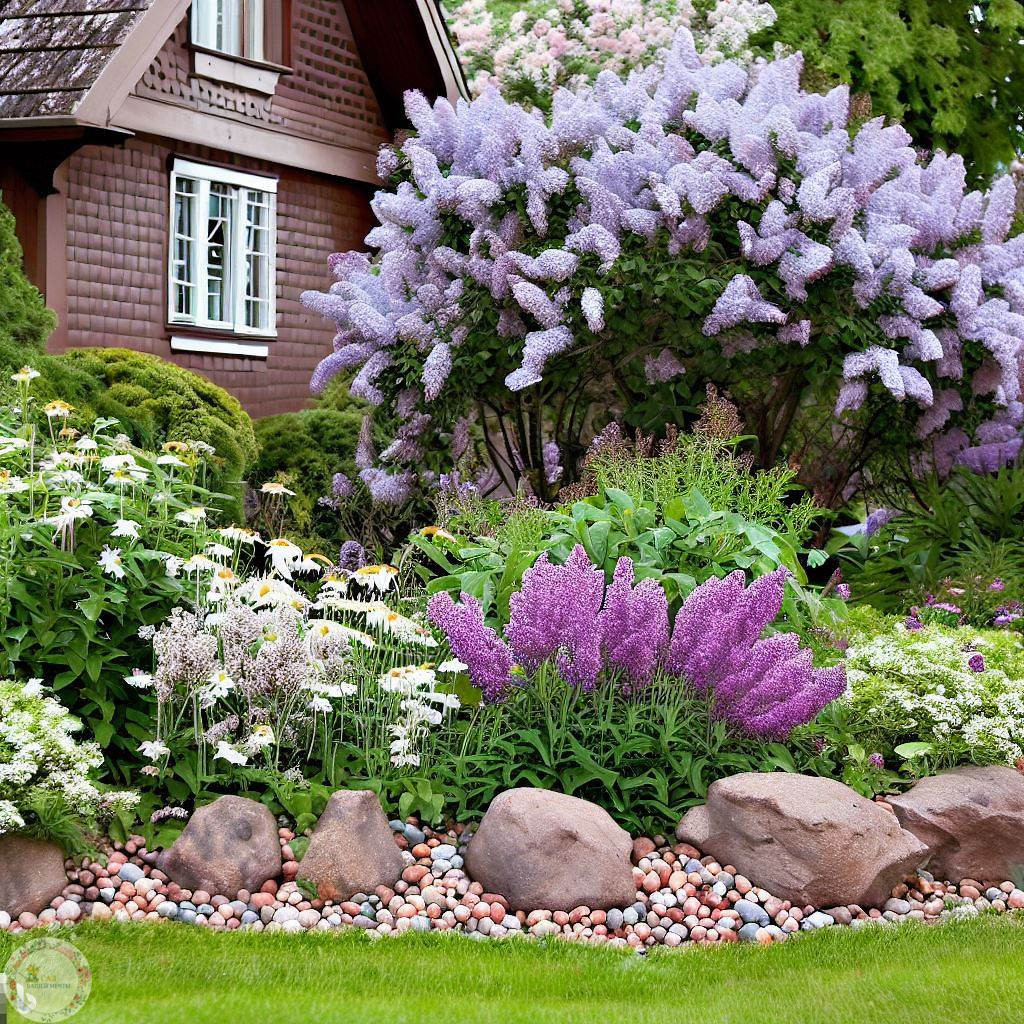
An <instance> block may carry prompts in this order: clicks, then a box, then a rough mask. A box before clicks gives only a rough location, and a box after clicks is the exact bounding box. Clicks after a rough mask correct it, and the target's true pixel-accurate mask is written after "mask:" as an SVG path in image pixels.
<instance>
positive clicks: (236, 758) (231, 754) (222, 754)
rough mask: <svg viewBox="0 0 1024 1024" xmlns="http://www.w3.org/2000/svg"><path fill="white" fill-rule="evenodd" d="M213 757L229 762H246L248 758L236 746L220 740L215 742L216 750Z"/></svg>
mask: <svg viewBox="0 0 1024 1024" xmlns="http://www.w3.org/2000/svg"><path fill="white" fill-rule="evenodd" d="M213 759H214V760H215V761H216V760H222V761H227V762H228V763H229V764H248V763H249V758H248V757H247V756H246V755H245V754H243V753H242V751H240V750H239V749H238V748H237V747H233V746H232V745H231V744H230V743H227V742H225V741H224V740H221V741H220V742H219V743H218V744H217V752H216V753H215V754H214V755H213Z"/></svg>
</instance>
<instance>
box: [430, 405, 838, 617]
mask: <svg viewBox="0 0 1024 1024" xmlns="http://www.w3.org/2000/svg"><path fill="white" fill-rule="evenodd" d="M710 398H711V400H710V401H709V404H708V407H707V408H706V410H705V417H704V418H703V419H702V420H701V421H699V423H698V429H697V430H695V431H694V432H693V433H692V434H686V435H677V434H675V433H674V432H672V431H670V432H669V435H668V437H667V438H666V439H665V440H664V441H662V442H660V443H657V444H656V443H655V442H654V441H653V440H652V439H649V438H644V437H643V436H642V435H638V438H637V441H636V442H635V443H633V442H626V441H625V440H624V439H623V438H622V435H621V433H619V432H617V431H612V433H611V434H610V435H609V432H608V431H606V432H605V434H604V435H602V443H601V444H600V445H599V446H596V447H595V449H594V451H593V452H592V453H591V454H590V455H589V456H588V458H587V460H586V462H585V474H584V477H583V479H582V481H581V482H580V483H578V484H576V485H574V486H573V487H572V488H570V489H569V490H568V492H567V495H568V497H570V498H571V497H572V496H573V495H588V496H586V497H578V499H577V500H574V501H570V502H569V503H567V504H565V505H561V506H558V507H556V508H552V509H544V508H540V507H538V506H536V505H530V504H528V503H524V502H522V501H515V502H512V503H509V504H504V505H503V504H502V503H500V502H489V503H488V502H485V501H481V500H480V499H478V498H475V497H473V496H472V495H471V496H469V497H468V498H467V499H466V500H465V501H464V502H463V504H462V505H461V506H460V507H459V510H458V512H457V514H454V515H449V516H448V517H447V518H446V520H445V522H444V524H443V525H444V526H445V528H446V531H447V533H448V534H450V536H449V538H448V539H444V538H442V537H439V535H438V534H437V533H436V532H432V531H429V530H427V531H421V532H420V533H419V534H418V535H415V536H414V537H413V544H414V545H415V547H416V548H417V549H418V550H419V551H420V552H422V553H423V554H424V555H425V556H426V562H427V565H421V566H420V569H421V576H422V578H423V579H424V580H425V581H426V585H427V590H428V592H430V593H436V592H437V591H439V590H449V591H452V592H453V593H457V592H462V591H464V592H466V593H468V594H471V595H472V596H473V597H475V598H477V599H478V600H479V601H480V602H481V603H482V604H483V606H484V609H485V614H487V615H490V616H492V617H493V618H495V619H496V620H498V621H504V620H505V619H506V618H507V615H508V602H509V598H510V597H511V595H512V593H514V592H515V591H516V590H517V589H518V587H519V584H520V581H521V580H522V575H523V573H524V572H525V571H526V569H528V568H529V567H530V566H531V565H533V563H534V562H535V561H536V560H537V558H538V556H539V555H540V554H541V552H543V551H546V552H548V554H549V556H550V557H551V558H552V560H554V561H555V562H562V561H564V560H565V559H566V558H567V557H568V555H569V552H570V551H571V550H572V548H573V546H574V545H576V544H582V545H583V547H584V549H585V550H586V552H587V555H588V556H589V558H590V560H591V561H592V562H593V563H594V564H595V565H598V566H601V567H602V568H603V569H604V570H605V573H606V576H607V577H608V578H609V579H610V578H611V574H612V572H613V570H614V567H615V563H616V562H617V561H618V559H619V558H620V557H622V556H624V555H625V556H628V557H630V558H631V559H632V560H633V562H634V565H635V567H636V573H637V577H638V578H640V579H644V578H649V579H656V580H658V581H659V582H660V583H661V585H662V586H663V587H664V588H665V592H666V595H667V596H668V598H669V601H670V602H671V603H673V604H677V603H678V602H679V601H681V600H682V598H684V597H685V596H686V595H687V594H689V593H690V592H691V591H692V590H693V589H694V588H695V587H696V586H697V585H698V584H700V583H702V582H703V581H704V580H706V579H708V578H709V577H710V576H724V575H726V574H727V573H729V572H731V571H733V570H735V569H743V570H745V571H747V572H748V573H751V574H753V575H755V576H758V575H763V574H765V573H768V572H772V571H773V570H775V569H777V568H779V567H780V566H785V568H787V569H788V570H789V571H790V573H791V574H792V576H793V580H794V583H795V584H797V586H796V587H795V588H794V589H793V590H792V591H791V593H790V606H791V607H790V611H791V612H796V611H797V609H796V604H798V603H801V602H802V601H803V600H804V599H806V600H807V601H808V602H809V601H812V600H815V599H814V598H813V597H812V595H811V591H810V590H809V588H807V587H806V584H807V573H806V569H805V565H804V563H805V561H807V559H808V557H809V559H810V561H811V563H812V564H815V565H817V564H819V563H820V561H821V559H819V558H818V555H817V553H811V554H810V555H808V553H806V551H805V545H806V544H807V542H808V541H809V539H810V533H811V526H812V524H813V523H814V521H815V519H816V518H817V517H818V516H820V515H822V513H821V511H820V510H819V509H817V508H816V507H815V505H814V503H813V502H812V501H811V500H810V498H809V497H807V496H806V495H800V494H799V488H797V487H796V486H795V485H794V483H793V478H794V475H795V474H794V473H793V471H792V470H791V469H789V468H787V467H775V468H773V469H769V470H764V471H755V470H754V469H753V467H752V464H751V460H750V458H749V456H748V455H744V454H743V453H741V452H740V451H739V450H738V445H739V440H740V439H738V438H734V437H732V436H728V435H729V432H730V431H731V429H732V428H734V427H738V425H739V424H738V418H737V419H729V418H727V420H726V427H727V428H728V429H726V430H725V431H724V433H723V430H722V428H721V423H720V422H719V429H718V430H717V432H716V431H715V430H712V429H710V426H709V424H711V423H713V422H714V417H719V418H720V417H721V416H722V414H723V412H727V411H728V409H731V408H732V407H731V406H729V405H728V403H725V402H723V401H722V400H721V399H718V397H717V395H714V393H712V395H711V396H710ZM732 413H733V415H734V414H735V410H734V409H732ZM449 511H450V507H449ZM464 524H465V525H470V526H476V527H477V528H478V529H479V528H480V527H483V528H484V529H485V530H486V531H487V532H486V533H478V534H477V535H476V536H471V537H470V538H469V539H467V540H463V539H460V538H459V537H458V536H457V535H456V534H454V533H452V532H451V531H452V530H457V529H458V528H459V527H460V526H462V525H464ZM427 566H429V568H427ZM435 574H436V575H435ZM840 608H841V602H840V601H838V600H835V599H832V600H831V601H827V602H825V603H822V602H821V601H820V600H819V601H818V604H817V608H816V610H815V611H813V612H812V611H811V610H810V609H809V608H808V610H807V612H806V614H805V615H804V616H803V618H804V619H806V620H807V624H808V627H810V626H811V625H815V626H817V625H823V624H824V623H825V621H826V620H827V619H828V618H829V616H830V615H832V614H835V613H837V612H838V611H839V610H840ZM826 612H827V613H828V614H826Z"/></svg>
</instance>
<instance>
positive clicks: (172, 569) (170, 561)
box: [164, 555, 185, 580]
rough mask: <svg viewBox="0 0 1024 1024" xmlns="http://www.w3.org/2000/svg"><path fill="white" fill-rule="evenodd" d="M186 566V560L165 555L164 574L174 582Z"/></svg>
mask: <svg viewBox="0 0 1024 1024" xmlns="http://www.w3.org/2000/svg"><path fill="white" fill-rule="evenodd" d="M184 564H185V561H184V559H181V558H179V557H178V556H177V555H165V556H164V572H165V573H166V574H167V575H168V576H169V577H170V578H171V579H172V580H173V579H177V577H178V575H179V573H180V572H181V567H182V566H183V565H184Z"/></svg>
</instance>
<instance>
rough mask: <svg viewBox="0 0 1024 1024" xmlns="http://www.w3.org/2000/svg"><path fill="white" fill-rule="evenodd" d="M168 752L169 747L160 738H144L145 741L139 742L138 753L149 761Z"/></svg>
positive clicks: (156, 759) (164, 755)
mask: <svg viewBox="0 0 1024 1024" xmlns="http://www.w3.org/2000/svg"><path fill="white" fill-rule="evenodd" d="M170 752H171V751H170V748H169V747H168V746H167V745H166V744H165V743H162V742H161V741H160V740H146V742H145V743H140V744H139V753H140V754H142V756H143V757H145V758H147V759H148V760H150V761H159V760H160V758H161V757H166V756H167V754H169V753H170Z"/></svg>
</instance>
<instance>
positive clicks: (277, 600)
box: [126, 531, 459, 774]
mask: <svg viewBox="0 0 1024 1024" xmlns="http://www.w3.org/2000/svg"><path fill="white" fill-rule="evenodd" d="M222 533H223V534H225V535H226V536H225V539H227V540H231V541H233V542H236V543H246V542H248V541H249V539H250V538H248V537H241V536H237V531H222ZM267 547H268V550H269V555H270V567H269V572H267V573H266V574H263V575H258V576H250V577H246V576H244V575H240V576H235V575H234V574H233V573H232V574H231V576H230V578H227V577H225V576H224V573H223V572H222V570H223V569H224V568H226V566H224V565H223V563H219V562H217V561H216V558H217V557H218V556H219V554H220V553H218V552H214V554H213V557H211V559H210V565H209V566H207V567H205V570H204V571H206V572H211V571H212V573H213V577H212V582H211V584H210V586H209V587H203V586H198V587H197V601H196V608H197V611H196V612H195V613H193V612H190V611H187V610H185V609H182V608H179V609H175V611H174V612H173V613H172V615H171V616H170V617H169V618H168V620H167V621H166V622H165V623H164V625H163V626H161V627H160V629H159V630H157V631H156V632H155V634H154V635H153V636H152V640H153V650H154V654H155V662H156V667H155V670H154V672H153V673H152V674H149V673H144V672H141V671H138V670H136V672H135V673H133V675H131V676H129V677H127V678H126V682H128V683H129V684H131V685H133V686H140V687H148V686H151V687H153V688H154V689H155V691H156V695H157V698H158V702H159V705H160V709H161V710H160V719H159V721H158V723H157V735H156V737H155V738H154V739H152V740H147V741H146V742H144V743H143V744H142V745H141V746H140V747H139V751H140V752H141V753H142V754H143V755H144V756H145V757H146V758H147V759H148V760H150V761H152V762H153V765H151V766H150V767H149V768H148V769H144V770H145V771H147V772H148V773H149V774H158V773H159V771H160V770H161V768H160V767H159V766H160V765H162V764H166V762H167V760H168V759H170V758H171V757H172V756H173V755H172V750H176V749H178V745H179V741H180V742H184V743H186V744H187V745H189V746H192V745H193V744H194V741H195V736H196V735H197V734H198V735H199V736H200V737H201V740H200V747H201V748H202V751H203V753H204V754H207V753H208V754H209V756H210V758H211V760H212V761H222V762H224V763H225V765H234V766H237V767H244V766H247V765H253V766H257V767H266V768H272V769H275V770H289V769H293V768H297V767H299V766H300V765H303V764H305V763H306V760H307V758H308V757H309V756H310V754H311V753H312V752H313V751H314V750H321V751H323V752H324V755H325V758H327V757H329V756H330V754H331V745H332V744H333V742H334V740H335V739H336V737H337V736H339V735H343V734H344V733H345V732H346V731H347V732H348V733H349V734H358V733H360V732H361V731H362V732H365V731H366V729H367V728H369V729H370V731H372V732H374V733H375V734H376V736H377V741H376V742H377V747H378V749H380V750H381V751H382V752H383V751H387V750H388V747H389V746H390V754H391V763H392V764H393V765H394V766H397V767H406V766H414V765H416V764H418V760H419V759H418V755H417V753H416V746H417V744H418V743H419V742H420V741H421V740H422V739H423V738H424V737H425V736H426V735H427V733H428V732H429V729H430V727H431V726H432V725H438V724H440V723H441V721H442V716H441V715H440V713H439V712H438V711H437V708H438V707H440V708H442V709H443V708H458V706H459V702H458V700H457V699H456V698H455V697H454V696H452V695H449V694H445V693H441V692H439V691H438V688H437V687H436V686H435V685H434V680H435V678H436V677H435V673H434V670H433V669H432V668H431V667H428V666H422V665H416V666H409V667H407V668H402V669H394V670H391V669H390V668H389V669H388V671H385V672H384V673H383V674H381V668H382V667H384V666H390V665H393V664H394V662H395V660H396V656H397V657H404V656H408V653H409V652H410V651H419V650H422V649H424V648H432V647H436V646H437V641H436V640H434V638H433V636H432V635H431V633H430V631H429V630H427V629H426V628H424V626H422V625H421V624H420V623H419V622H417V621H416V620H415V619H414V618H411V617H410V616H408V615H404V614H402V613H401V612H398V611H395V610H394V609H393V608H392V607H391V606H390V605H389V603H388V602H387V601H386V600H385V598H389V597H391V596H392V594H393V592H394V589H395V587H396V582H397V576H398V570H397V569H395V568H394V566H390V565H369V566H364V567H362V568H360V569H357V570H355V571H353V572H341V571H336V570H334V569H332V570H331V571H330V572H329V573H328V574H327V576H326V578H323V579H318V580H315V581H308V582H306V583H304V582H303V581H302V580H300V579H298V578H297V577H302V576H305V577H309V576H313V575H315V576H320V575H321V574H322V572H323V570H324V565H323V563H322V560H321V561H318V560H317V559H311V558H307V557H306V556H305V555H304V554H303V552H302V551H301V549H300V548H299V547H297V546H296V545H294V544H291V543H290V542H288V541H285V540H278V541H271V542H269V543H268V544H267ZM226 550H227V551H228V553H230V549H226ZM357 655H358V656H357ZM374 679H378V682H377V685H376V687H374V685H373V680H374ZM187 709H193V711H192V713H191V714H189V715H185V716H184V717H183V712H185V711H186V710H187ZM193 714H194V715H195V716H196V717H195V718H194V719H193V718H192V715H193ZM189 719H192V720H189ZM370 720H372V724H369V723H370ZM182 723H184V725H182Z"/></svg>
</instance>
